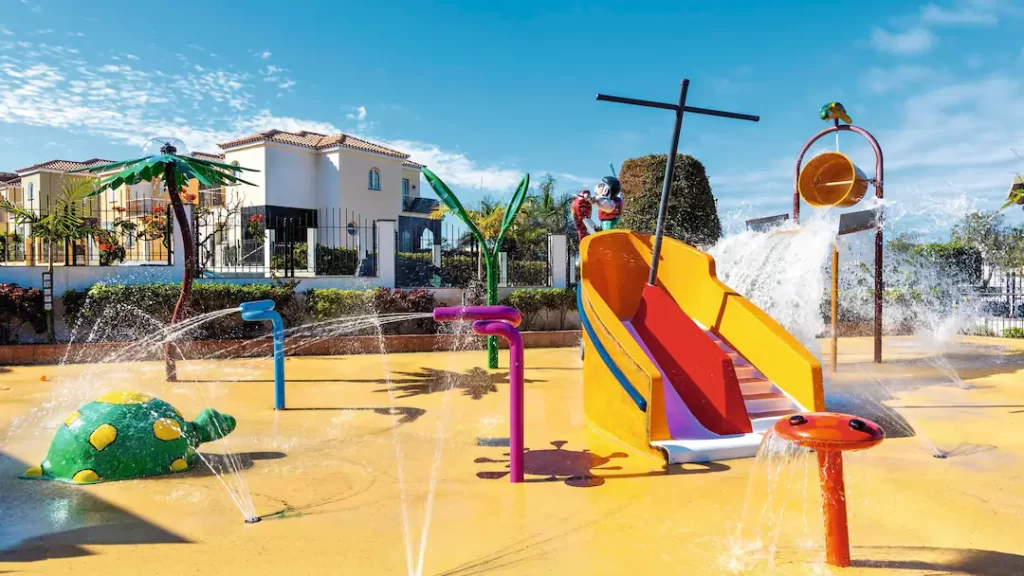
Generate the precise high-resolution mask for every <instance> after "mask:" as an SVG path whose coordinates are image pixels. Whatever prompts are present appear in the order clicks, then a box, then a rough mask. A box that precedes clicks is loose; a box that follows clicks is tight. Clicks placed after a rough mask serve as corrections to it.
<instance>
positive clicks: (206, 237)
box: [193, 206, 377, 278]
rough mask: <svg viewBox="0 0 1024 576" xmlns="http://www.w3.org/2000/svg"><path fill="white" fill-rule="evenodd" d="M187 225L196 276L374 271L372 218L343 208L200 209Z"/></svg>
mask: <svg viewBox="0 0 1024 576" xmlns="http://www.w3.org/2000/svg"><path fill="white" fill-rule="evenodd" d="M193 230H194V234H195V244H196V246H197V257H196V268H197V273H198V274H199V275H201V276H206V277H217V276H232V277H247V276H266V275H274V276H279V277H285V278H290V277H309V276H376V275H377V227H376V222H374V221H370V220H367V219H365V218H362V217H360V216H359V215H357V214H355V213H354V212H351V211H349V210H346V209H343V208H320V209H315V210H314V209H300V208H285V207H277V206H260V207H252V208H247V207H243V208H237V209H231V208H227V207H224V208H215V209H208V210H202V209H200V210H197V211H196V213H195V217H194V225H193Z"/></svg>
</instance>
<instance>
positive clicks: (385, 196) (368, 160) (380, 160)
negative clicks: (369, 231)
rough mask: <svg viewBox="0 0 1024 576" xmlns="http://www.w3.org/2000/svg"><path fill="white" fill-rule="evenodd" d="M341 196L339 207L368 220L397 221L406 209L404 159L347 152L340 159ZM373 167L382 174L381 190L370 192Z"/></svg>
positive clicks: (338, 202) (343, 152) (346, 150)
mask: <svg viewBox="0 0 1024 576" xmlns="http://www.w3.org/2000/svg"><path fill="white" fill-rule="evenodd" d="M339 168H340V178H339V197H338V200H337V202H336V203H335V204H333V205H328V206H341V207H342V208H348V209H349V210H353V211H355V212H356V214H358V215H359V216H360V217H361V218H364V219H366V220H393V219H395V218H396V216H397V215H398V213H399V212H401V210H402V160H400V159H398V158H390V157H386V156H376V155H372V154H364V153H362V152H357V151H355V150H349V149H343V150H342V151H341V153H340V157H339ZM371 168H377V169H378V170H379V171H380V190H370V189H369V186H368V175H369V173H370V169H371Z"/></svg>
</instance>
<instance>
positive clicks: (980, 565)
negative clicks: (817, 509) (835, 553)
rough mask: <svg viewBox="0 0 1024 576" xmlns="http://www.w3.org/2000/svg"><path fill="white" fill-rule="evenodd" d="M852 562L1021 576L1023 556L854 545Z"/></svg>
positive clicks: (975, 575)
mask: <svg viewBox="0 0 1024 576" xmlns="http://www.w3.org/2000/svg"><path fill="white" fill-rule="evenodd" d="M856 556H858V557H864V558H858V559H855V560H853V561H852V563H851V566H855V567H859V568H881V569H885V570H887V571H897V570H914V571H923V572H937V573H943V574H945V573H954V574H970V575H972V576H1020V575H1021V574H1024V556H1021V555H1019V554H1010V553H1007V552H996V551H994V550H977V549H974V548H930V547H923V546H922V547H915V546H907V547H903V546H876V547H860V546H858V547H857V548H856Z"/></svg>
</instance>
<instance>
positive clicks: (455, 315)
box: [434, 306, 523, 328]
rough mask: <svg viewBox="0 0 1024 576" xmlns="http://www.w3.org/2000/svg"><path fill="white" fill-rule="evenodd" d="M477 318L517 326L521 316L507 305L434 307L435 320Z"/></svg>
mask: <svg viewBox="0 0 1024 576" xmlns="http://www.w3.org/2000/svg"><path fill="white" fill-rule="evenodd" d="M477 320H501V321H503V322H506V323H508V324H511V325H512V326H513V327H514V328H518V327H519V323H520V322H522V321H523V317H522V315H521V314H519V310H516V309H515V308H512V307H509V306H445V307H441V308H434V321H435V322H459V321H463V322H469V321H477Z"/></svg>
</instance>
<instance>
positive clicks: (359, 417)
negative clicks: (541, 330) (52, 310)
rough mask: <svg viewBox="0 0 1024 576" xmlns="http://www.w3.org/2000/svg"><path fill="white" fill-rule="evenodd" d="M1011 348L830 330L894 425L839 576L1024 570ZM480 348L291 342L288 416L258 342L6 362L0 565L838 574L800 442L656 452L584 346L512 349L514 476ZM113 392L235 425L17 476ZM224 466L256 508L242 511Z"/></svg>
mask: <svg viewBox="0 0 1024 576" xmlns="http://www.w3.org/2000/svg"><path fill="white" fill-rule="evenodd" d="M1010 346H1012V345H1010V344H1007V343H1006V341H1001V340H1000V341H996V340H978V339H975V340H970V341H963V342H960V343H957V344H955V345H953V346H951V347H949V348H947V349H946V350H945V352H944V354H942V355H939V354H937V353H935V352H934V351H933V350H929V349H928V346H927V345H923V344H919V343H917V342H915V341H913V340H908V339H892V340H887V342H886V355H887V360H888V362H887V363H886V364H885V365H883V366H881V367H878V368H875V367H873V366H872V365H871V364H869V363H868V362H867V360H868V359H869V354H870V342H869V341H868V340H866V339H844V340H842V341H841V343H840V351H841V358H840V361H841V363H840V373H839V374H838V375H836V376H827V377H826V396H827V402H828V406H829V408H830V409H842V410H845V411H850V412H855V413H858V414H860V415H862V416H865V417H871V418H875V419H877V421H879V422H880V423H882V424H883V426H884V427H886V428H887V431H888V432H889V434H890V437H889V438H888V439H887V440H886V441H885V442H883V443H882V444H881V445H880V446H878V447H877V448H874V449H872V450H870V451H867V452H863V453H855V454H850V455H848V456H847V459H846V471H847V488H848V495H847V498H848V503H849V512H850V532H851V541H852V543H853V558H854V564H855V566H854V567H852V568H850V569H847V570H844V571H842V572H843V573H845V574H943V573H962V574H985V575H996V576H1002V575H1016V574H1024V528H1022V526H1024V489H1022V488H1021V487H1022V486H1024V482H1022V476H1024V433H1022V425H1024V386H1022V385H1021V382H1020V380H1021V370H1024V351H1020V350H1016V349H1014V348H1012V347H1010ZM506 359H507V356H505V355H503V356H502V363H503V365H507V364H506ZM483 360H484V354H483V352H457V353H447V354H441V353H433V354H394V355H389V356H387V357H386V358H385V357H381V356H348V357H312V358H293V359H289V360H288V361H287V364H286V365H287V374H288V380H289V385H288V403H289V406H290V407H291V408H292V409H289V410H287V411H283V412H275V411H274V410H272V406H273V390H272V387H273V385H272V382H271V380H272V375H271V366H270V362H269V361H266V360H237V361H196V362H183V363H180V364H179V374H180V375H181V377H182V380H183V381H182V382H179V383H174V384H168V383H165V382H163V378H162V374H163V368H162V365H160V364H158V363H141V364H121V365H77V366H65V367H11V368H0V432H2V433H3V436H2V437H0V550H2V552H0V573H3V572H14V573H46V574H103V575H112V574H135V575H137V574H175V575H180V574H353V575H356V574H358V575H363V574H410V573H413V574H418V573H422V574H444V575H453V576H454V575H470V574H529V575H534V574H573V575H600V574H655V573H661V574H732V573H742V574H772V573H785V574H822V573H830V572H829V569H828V568H826V567H825V566H824V565H823V558H824V553H823V544H822V528H821V517H820V508H819V507H820V498H819V496H818V492H817V472H816V469H815V468H814V465H813V462H812V458H808V457H799V458H798V459H797V460H796V461H795V462H794V463H792V464H789V465H787V466H774V465H765V464H758V463H756V462H755V460H754V459H745V460H731V461H724V462H720V463H712V464H707V465H686V466H685V467H682V466H678V467H672V468H671V469H668V470H666V469H665V468H664V467H663V466H662V465H661V464H660V463H659V462H657V461H653V460H650V459H648V458H646V457H643V456H640V455H637V454H627V453H625V450H623V449H622V448H621V447H618V446H615V445H614V444H612V443H609V442H608V441H607V440H605V439H601V438H598V437H596V436H594V435H593V434H592V433H589V432H588V430H587V426H586V423H585V421H584V419H583V415H582V403H581V398H582V393H581V384H580V381H579V380H580V371H579V367H580V361H579V358H578V350H572V349H561V350H528V351H527V354H526V363H527V372H526V377H527V384H526V387H527V389H526V410H527V412H526V444H527V446H528V447H529V448H530V450H531V454H528V455H527V461H526V465H527V472H528V475H527V480H528V482H526V483H524V484H521V485H517V486H513V485H511V484H509V482H508V479H507V477H502V478H494V476H501V474H500V473H501V472H502V471H504V470H505V465H506V463H505V462H504V461H506V460H507V457H506V456H505V454H506V453H507V448H502V447H488V446H480V445H478V439H481V438H502V437H507V435H508V428H507V426H508V414H507V411H508V398H507V387H508V384H507V372H506V371H504V370H499V371H496V372H494V373H490V372H487V371H484V370H481V369H480V368H478V366H480V365H481V364H482V362H483ZM826 365H827V364H826ZM957 374H959V375H960V377H961V378H962V379H963V381H964V383H965V384H966V385H969V386H970V387H971V388H970V389H961V388H959V387H958V385H957V376H956V375H957ZM42 376H46V381H42V380H41V377H42ZM185 380H198V382H187V381H185ZM389 386H390V393H389ZM122 389H127V390H138V391H141V392H145V393H148V394H151V395H154V396H157V397H159V398H162V399H164V400H167V401H168V402H170V403H171V404H173V405H175V406H176V407H177V408H178V409H180V410H181V411H182V412H183V413H184V415H185V417H186V418H194V417H195V416H196V414H197V413H198V412H199V411H200V410H201V409H203V408H205V407H207V406H212V407H215V408H217V409H218V410H221V411H223V412H227V413H229V414H232V415H234V416H235V417H236V418H237V419H238V428H237V430H236V431H235V432H234V433H233V434H231V435H230V436H229V437H227V438H226V439H223V440H220V441H218V442H215V443H211V444H209V445H205V451H206V452H207V455H206V457H207V459H209V460H210V465H208V466H199V467H197V468H196V469H194V470H192V471H190V472H187V473H185V474H180V475H170V476H165V477H161V478H155V479H146V480H137V481H128V482H119V483H118V482H114V483H105V484H99V485H93V486H86V487H76V486H68V485H63V484H56V483H51V482H40V481H29V480H19V479H17V478H16V474H18V473H19V472H21V471H22V470H23V469H24V468H25V467H27V466H28V465H36V464H38V462H39V461H40V460H41V459H42V458H43V457H44V456H45V454H46V450H47V447H48V444H49V440H50V438H51V437H52V435H53V431H54V429H55V428H56V427H57V426H58V425H60V424H61V423H62V422H63V420H64V418H65V417H66V416H67V415H68V414H69V413H70V412H72V411H73V410H75V409H76V408H77V407H78V406H80V405H81V404H83V403H85V402H88V401H90V400H92V399H95V398H97V397H99V396H101V395H102V394H104V393H107V392H111V391H117V390H122ZM886 406H888V407H897V411H895V412H894V411H893V410H891V408H887V407H886ZM392 408H394V409H392ZM908 426H912V427H913V428H914V429H916V430H917V432H918V434H917V436H916V437H908V434H907V430H908ZM901 436H902V437H901ZM932 444H934V445H935V446H937V450H940V451H943V452H948V457H947V458H945V459H937V458H933V457H932V453H931V449H930V445H932ZM585 449H587V450H589V452H586V453H585V452H582V451H583V450H585ZM225 454H235V455H237V456H236V459H237V460H238V461H239V462H240V463H241V468H242V470H241V472H240V474H237V475H235V474H230V473H229V474H227V475H226V476H225V477H224V478H223V479H222V480H221V479H218V477H217V476H214V475H212V474H211V472H210V467H214V468H222V467H224V465H225V463H226V462H228V461H229V460H230V458H229V457H227V456H225ZM222 481H223V483H224V484H226V485H227V486H228V487H230V488H232V489H233V490H235V491H241V492H242V493H244V494H247V495H248V494H251V499H252V504H253V505H254V507H255V510H256V512H257V513H258V514H260V515H262V516H263V517H264V520H263V521H262V522H260V523H258V524H252V525H246V524H244V523H243V521H242V520H243V516H242V513H241V512H240V511H239V507H238V506H236V504H235V503H234V502H233V499H232V497H231V496H229V492H228V490H226V489H225V487H224V485H222ZM581 486H582V487H581ZM248 497H249V496H236V497H235V498H236V499H238V498H241V499H245V498H248Z"/></svg>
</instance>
